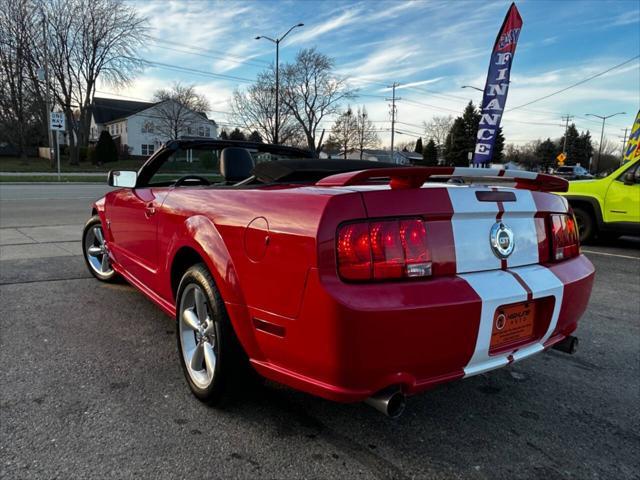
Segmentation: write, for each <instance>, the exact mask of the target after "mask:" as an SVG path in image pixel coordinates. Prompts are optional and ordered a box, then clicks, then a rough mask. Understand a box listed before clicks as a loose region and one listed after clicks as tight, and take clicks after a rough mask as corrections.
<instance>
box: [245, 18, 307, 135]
mask: <svg viewBox="0 0 640 480" xmlns="http://www.w3.org/2000/svg"><path fill="white" fill-rule="evenodd" d="M297 27H304V23H298V24H297V25H294V26H293V27H291V28H290V29H289V30H287V33H285V34H284V35H282V36H281V37H280V38H276V39H275V40H274V39H273V38H271V37H267V36H265V35H260V36H257V37H256V40H260V39H262V38H264V39H265V40H269V41H270V42H272V43H275V45H276V122H275V123H276V125H275V129H274V132H273V143H275V144H278V143H279V131H280V42H281V41H282V40H284V39H285V37H286V36H287V35H289V33H290V32H291V30H293V29H294V28H297Z"/></svg>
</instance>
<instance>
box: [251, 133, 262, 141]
mask: <svg viewBox="0 0 640 480" xmlns="http://www.w3.org/2000/svg"><path fill="white" fill-rule="evenodd" d="M249 141H250V142H256V143H262V135H260V133H259V132H258V131H257V130H254V131H253V132H251V135H249Z"/></svg>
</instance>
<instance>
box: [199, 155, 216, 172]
mask: <svg viewBox="0 0 640 480" xmlns="http://www.w3.org/2000/svg"><path fill="white" fill-rule="evenodd" d="M200 162H202V166H203V167H204V168H205V170H206V171H207V172H219V171H220V167H219V166H218V152H212V151H208V152H201V153H200Z"/></svg>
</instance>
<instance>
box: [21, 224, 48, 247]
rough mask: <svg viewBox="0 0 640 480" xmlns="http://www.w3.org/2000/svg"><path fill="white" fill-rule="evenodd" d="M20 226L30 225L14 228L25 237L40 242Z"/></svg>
mask: <svg viewBox="0 0 640 480" xmlns="http://www.w3.org/2000/svg"><path fill="white" fill-rule="evenodd" d="M21 228H31V227H20V228H16V230H17V231H18V232H20V233H21V234H22V235H24V236H25V237H27V238H28V239H29V240H33V241H34V242H36V243H40V242H39V241H38V240H36V239H35V238H33V237H32V236H31V235H29V234H28V233H24V232H23V231H22V230H21ZM52 243H53V242H52Z"/></svg>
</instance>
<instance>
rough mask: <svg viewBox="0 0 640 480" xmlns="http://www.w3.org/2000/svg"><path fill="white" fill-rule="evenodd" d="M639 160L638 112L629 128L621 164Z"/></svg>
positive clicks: (639, 126) (639, 129)
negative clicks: (629, 132)
mask: <svg viewBox="0 0 640 480" xmlns="http://www.w3.org/2000/svg"><path fill="white" fill-rule="evenodd" d="M637 158H640V110H638V114H637V115H636V119H635V121H634V122H633V126H632V127H631V135H629V141H628V142H627V145H626V146H625V149H624V155H623V159H622V161H623V162H628V161H630V160H635V159H637Z"/></svg>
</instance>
